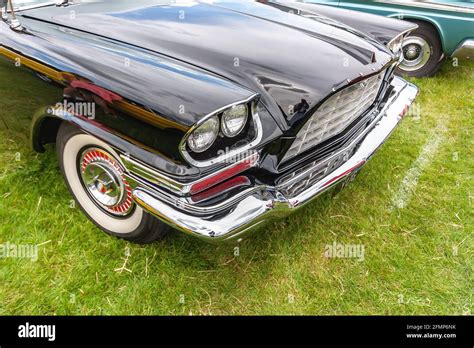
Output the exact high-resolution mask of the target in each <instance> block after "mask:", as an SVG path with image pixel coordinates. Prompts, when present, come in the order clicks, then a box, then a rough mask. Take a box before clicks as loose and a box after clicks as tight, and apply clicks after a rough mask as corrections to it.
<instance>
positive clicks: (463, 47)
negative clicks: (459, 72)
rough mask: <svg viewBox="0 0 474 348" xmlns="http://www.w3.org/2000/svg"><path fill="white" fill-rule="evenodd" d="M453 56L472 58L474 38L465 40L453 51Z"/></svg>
mask: <svg viewBox="0 0 474 348" xmlns="http://www.w3.org/2000/svg"><path fill="white" fill-rule="evenodd" d="M453 57H454V58H459V59H467V60H474V39H468V40H465V41H464V42H463V43H461V44H460V45H459V47H458V48H456V50H455V51H454V53H453Z"/></svg>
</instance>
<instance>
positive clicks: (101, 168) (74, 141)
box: [56, 123, 169, 244]
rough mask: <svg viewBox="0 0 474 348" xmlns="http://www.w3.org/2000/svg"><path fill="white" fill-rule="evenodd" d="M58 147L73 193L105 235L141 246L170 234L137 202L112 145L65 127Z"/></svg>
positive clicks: (165, 226)
mask: <svg viewBox="0 0 474 348" xmlns="http://www.w3.org/2000/svg"><path fill="white" fill-rule="evenodd" d="M56 147H57V151H58V157H59V163H60V167H61V171H62V173H63V176H64V179H65V180H66V183H67V186H68V188H69V191H70V192H71V194H72V195H73V196H74V199H75V201H76V202H77V204H78V205H79V206H80V208H81V209H82V210H83V212H84V213H85V214H86V215H87V216H88V217H89V219H90V220H91V221H92V222H94V223H95V224H96V225H97V226H98V227H99V228H101V229H102V230H103V231H104V232H106V233H108V234H110V235H113V236H116V237H120V238H123V239H127V240H130V241H132V242H135V243H140V244H144V243H151V242H153V241H155V240H157V239H161V238H162V237H163V236H164V235H165V234H166V233H167V232H168V230H169V228H168V226H167V225H165V224H164V223H162V222H161V221H159V220H158V219H156V218H154V217H153V216H151V215H150V214H148V213H146V212H144V211H143V209H142V208H141V207H139V206H137V205H136V204H135V203H134V202H133V200H132V197H131V188H130V186H129V184H128V182H127V180H126V178H125V176H124V175H123V169H122V166H121V164H120V161H119V160H118V158H119V157H118V156H117V154H116V152H115V151H114V150H113V149H112V148H111V147H110V146H109V145H107V144H106V143H104V142H103V141H101V140H99V139H97V138H95V137H93V136H91V135H89V134H85V133H83V132H81V131H80V130H79V129H78V128H76V127H74V126H72V125H70V124H68V123H63V124H62V125H61V127H60V129H59V132H58V136H57V143H56Z"/></svg>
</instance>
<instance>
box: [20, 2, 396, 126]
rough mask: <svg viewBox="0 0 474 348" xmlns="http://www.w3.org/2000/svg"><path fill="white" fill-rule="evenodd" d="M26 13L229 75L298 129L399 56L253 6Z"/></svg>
mask: <svg viewBox="0 0 474 348" xmlns="http://www.w3.org/2000/svg"><path fill="white" fill-rule="evenodd" d="M23 15H24V16H26V17H29V18H34V19H39V20H42V21H47V22H51V23H55V24H59V25H61V26H64V27H71V28H74V29H78V30H82V31H85V32H88V33H93V34H95V35H100V36H102V37H107V38H111V39H114V40H117V41H120V42H124V43H127V44H131V45H134V46H136V47H140V48H145V49H147V50H150V51H153V52H157V53H159V54H162V55H166V56H169V57H173V58H175V59H178V60H181V61H183V62H186V63H189V64H193V65H195V66H198V67H200V68H203V69H205V70H208V71H210V72H212V73H214V74H217V75H220V76H222V77H225V78H226V79H229V80H231V81H233V82H235V83H237V84H239V85H242V86H245V87H246V88H249V89H251V90H253V91H255V92H256V93H259V94H260V95H261V97H262V101H263V102H264V104H265V105H266V107H267V108H268V110H269V111H270V112H271V114H272V115H273V116H274V117H275V119H276V121H277V122H278V123H279V125H280V126H281V127H282V128H289V127H291V125H292V123H294V122H296V121H298V119H299V118H301V116H302V115H303V114H307V113H308V111H311V110H312V109H313V108H315V107H316V106H317V105H318V104H319V103H320V102H321V101H322V100H323V99H324V98H326V97H327V96H328V95H329V94H331V93H332V92H333V91H335V90H337V89H339V88H342V87H343V86H345V85H347V84H348V83H350V82H351V81H353V80H355V79H360V78H361V76H367V75H370V74H373V73H375V72H376V71H379V70H381V69H382V68H383V67H384V66H386V64H387V63H389V62H390V61H391V60H392V59H393V56H392V55H391V53H390V52H389V51H388V50H386V49H385V47H383V45H380V44H378V43H376V42H375V41H373V40H372V39H370V38H368V37H366V36H364V35H363V34H361V33H358V32H356V31H354V30H353V29H350V28H349V27H344V26H342V25H340V26H335V25H332V24H331V22H329V21H328V22H326V21H324V20H323V19H308V18H304V17H301V16H298V15H292V14H288V13H285V12H283V11H280V10H278V9H276V8H273V7H270V6H267V5H263V4H259V3H255V2H253V1H205V2H204V1H202V2H200V1H186V2H184V1H183V2H181V1H177V2H173V1H162V2H160V1H151V0H141V1H134V2H130V1H126V0H115V1H102V2H92V3H83V4H78V5H73V6H69V7H66V8H51V7H45V8H41V9H35V10H30V11H26V12H24V13H23ZM297 116H299V117H297Z"/></svg>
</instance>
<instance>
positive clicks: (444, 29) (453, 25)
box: [302, 0, 474, 77]
mask: <svg viewBox="0 0 474 348" xmlns="http://www.w3.org/2000/svg"><path fill="white" fill-rule="evenodd" d="M302 2H304V3H314V4H324V5H332V6H337V7H339V8H343V9H349V10H357V11H363V12H368V13H373V14H378V15H382V16H387V17H393V18H398V19H403V20H407V21H410V22H414V23H416V24H418V26H419V28H418V29H417V30H415V31H413V32H412V33H411V34H410V35H409V36H408V37H407V38H406V39H405V40H404V42H403V54H404V60H403V62H402V63H401V65H400V70H401V73H403V74H405V75H409V76H415V77H421V76H431V75H433V74H435V73H436V71H437V70H438V69H439V67H440V66H441V63H442V62H443V60H444V58H446V57H451V58H458V59H470V60H473V59H474V0H464V1H462V0H457V1H455V0H422V1H415V0H392V1H389V0H387V1H384V0H372V1H370V0H368V1H361V0H352V1H344V0H305V1H302Z"/></svg>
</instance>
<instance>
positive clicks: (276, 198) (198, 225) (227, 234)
mask: <svg viewBox="0 0 474 348" xmlns="http://www.w3.org/2000/svg"><path fill="white" fill-rule="evenodd" d="M391 85H392V87H393V91H392V94H391V95H390V97H389V100H388V102H387V103H386V105H385V106H384V107H383V109H382V111H381V115H380V118H379V121H378V122H377V124H376V125H375V126H374V127H373V128H372V129H371V131H370V132H369V133H368V134H367V135H366V136H365V138H364V139H363V140H362V141H361V143H360V144H359V145H358V147H357V150H356V151H355V153H354V155H353V156H352V157H351V158H349V159H348V160H347V161H346V162H345V163H344V164H342V165H341V166H340V167H339V168H337V169H336V170H335V171H333V172H332V173H330V174H328V175H327V176H325V177H324V178H322V179H321V180H319V181H318V182H316V183H315V184H314V185H312V186H311V187H308V188H307V189H306V190H305V191H303V192H302V193H301V194H299V195H298V196H296V197H293V198H287V197H285V196H284V195H283V194H282V193H281V192H280V190H279V188H278V187H261V186H259V187H254V188H252V189H251V190H249V191H248V192H247V193H246V195H242V196H240V197H239V198H238V199H234V198H231V199H229V200H228V201H226V202H223V203H221V204H220V205H219V207H207V208H206V209H208V210H209V212H210V213H209V214H204V215H199V214H196V213H195V212H194V211H189V210H188V206H192V204H188V206H180V205H181V203H182V201H181V200H180V201H179V202H176V203H175V204H170V203H168V202H167V201H166V200H164V199H163V198H162V197H160V195H157V194H156V193H153V192H150V191H148V190H146V189H143V188H140V187H139V188H137V189H135V190H134V191H133V196H134V200H135V202H136V203H137V204H139V205H140V206H141V207H143V208H144V209H145V210H147V211H149V212H150V213H152V214H153V215H155V216H156V217H158V218H159V219H161V220H162V221H164V222H165V223H167V224H169V225H170V226H172V227H173V228H175V229H177V230H180V231H182V232H184V233H187V234H190V235H193V236H196V237H200V238H202V239H204V240H207V241H216V242H217V241H224V240H230V239H233V238H238V237H240V236H242V234H243V233H246V232H248V231H250V230H251V229H252V228H253V227H255V226H257V225H261V224H263V223H264V222H265V221H268V220H270V219H273V218H276V217H282V216H286V215H288V214H289V213H291V212H292V211H294V210H295V209H296V208H299V207H302V206H304V205H305V204H307V203H308V202H310V201H312V200H313V199H314V198H316V197H318V196H319V195H320V194H322V193H323V192H326V191H327V190H328V189H330V188H331V187H333V186H335V185H336V184H338V183H340V182H341V181H343V180H345V179H346V178H348V177H350V176H352V175H353V174H354V172H357V171H358V170H359V168H360V167H361V166H362V165H363V164H365V163H366V162H367V161H368V160H369V159H370V158H371V157H372V156H373V155H374V153H375V152H376V150H377V149H378V148H379V147H380V146H381V145H382V144H383V143H384V142H385V140H386V139H387V138H388V137H389V136H390V134H391V133H392V132H393V131H394V129H395V128H396V127H397V125H398V124H399V122H400V121H401V120H402V118H403V115H404V114H405V113H406V111H407V107H409V106H410V105H411V104H412V102H413V100H414V99H415V97H416V96H417V94H418V88H417V87H416V86H414V85H413V84H411V83H408V82H406V81H404V80H402V79H401V78H399V77H396V78H394V80H393V81H392V84H391ZM196 209H198V210H199V209H200V208H198V207H196V206H194V210H196ZM201 213H202V211H201Z"/></svg>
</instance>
